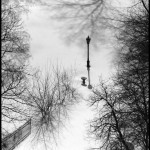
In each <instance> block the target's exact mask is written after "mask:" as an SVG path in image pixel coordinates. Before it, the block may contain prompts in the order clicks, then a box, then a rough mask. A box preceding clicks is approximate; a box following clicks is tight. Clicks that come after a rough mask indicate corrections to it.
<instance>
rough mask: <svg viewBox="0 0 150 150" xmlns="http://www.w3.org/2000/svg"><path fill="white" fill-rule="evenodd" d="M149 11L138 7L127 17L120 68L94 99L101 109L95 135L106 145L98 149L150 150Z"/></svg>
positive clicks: (121, 39) (92, 99) (91, 100)
mask: <svg viewBox="0 0 150 150" xmlns="http://www.w3.org/2000/svg"><path fill="white" fill-rule="evenodd" d="M143 3H144V2H143V1H142V3H141V4H142V5H143ZM144 4H146V3H144ZM146 8H148V7H147V5H143V7H141V5H140V6H139V5H136V7H134V8H132V9H131V10H130V12H129V15H128V16H126V18H125V20H124V23H123V30H121V31H120V34H119V35H118V40H119V42H120V43H121V48H120V51H119V55H118V57H119V60H118V61H117V64H118V66H119V69H118V70H117V73H116V75H115V77H114V78H113V81H111V82H112V84H110V83H109V84H106V83H104V82H103V81H102V82H100V86H99V88H97V89H96V90H94V91H93V96H92V97H91V98H90V102H91V104H92V105H96V106H97V110H98V115H97V117H95V119H93V121H92V122H91V129H92V130H91V133H93V134H94V135H95V137H96V139H97V140H102V143H103V144H102V146H101V147H100V148H97V149H114V150H115V149H123V150H124V149H125V150H129V149H140V150H143V149H144V150H148V149H149V94H148V93H149V86H148V84H149V76H148V73H149V62H148V57H149V52H148V47H149V37H148V22H149V11H148V9H146ZM133 11H134V13H133ZM102 102H103V103H102ZM100 105H102V109H101V108H100Z"/></svg>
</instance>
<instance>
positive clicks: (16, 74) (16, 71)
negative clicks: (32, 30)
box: [1, 1, 29, 135]
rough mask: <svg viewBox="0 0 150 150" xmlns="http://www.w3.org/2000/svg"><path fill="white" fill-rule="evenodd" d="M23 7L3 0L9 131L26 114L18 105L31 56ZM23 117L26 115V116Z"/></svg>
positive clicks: (5, 103) (5, 102) (4, 105)
mask: <svg viewBox="0 0 150 150" xmlns="http://www.w3.org/2000/svg"><path fill="white" fill-rule="evenodd" d="M21 12H24V9H23V8H22V7H21V6H19V5H11V6H10V4H9V2H6V1H2V16H1V21H2V29H1V31H2V33H1V41H2V47H1V48H2V49H1V54H2V55H1V62H2V71H1V73H2V77H1V88H2V92H1V97H2V128H3V130H2V133H3V134H4V135H6V134H8V132H9V131H8V128H6V127H7V126H8V124H9V125H12V124H13V123H14V125H16V123H15V122H16V121H17V122H20V121H23V120H24V119H25V118H26V117H27V114H26V113H25V112H23V109H22V108H21V107H19V106H21V105H22V104H23V101H22V100H21V99H20V97H21V95H22V94H23V93H24V91H25V89H26V84H27V80H26V71H25V70H26V67H27V60H28V58H29V35H28V34H27V33H26V32H25V31H24V30H23V26H22V23H21V19H20V13H21ZM23 116H24V117H23Z"/></svg>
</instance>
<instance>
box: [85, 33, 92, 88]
mask: <svg viewBox="0 0 150 150" xmlns="http://www.w3.org/2000/svg"><path fill="white" fill-rule="evenodd" d="M90 40H91V39H90V37H89V36H88V37H87V38H86V42H87V70H88V79H89V85H88V88H89V89H92V86H91V84H90V60H89V44H90Z"/></svg>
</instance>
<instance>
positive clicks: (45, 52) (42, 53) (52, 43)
mask: <svg viewBox="0 0 150 150" xmlns="http://www.w3.org/2000/svg"><path fill="white" fill-rule="evenodd" d="M24 20H25V22H24V23H25V30H26V31H27V32H28V33H29V34H30V36H31V48H30V52H31V55H32V58H31V61H30V63H31V64H32V66H34V67H39V68H41V69H43V68H45V66H46V65H47V64H48V63H51V62H52V63H53V64H57V63H58V64H61V65H62V66H63V67H64V68H71V67H72V68H76V69H77V72H78V74H77V76H76V80H77V83H79V86H78V87H79V89H80V91H81V92H82V93H83V94H84V95H85V96H86V95H87V94H88V93H90V91H89V90H88V89H87V88H86V87H82V86H81V85H80V84H81V77H82V76H86V77H87V69H86V61H87V60H86V59H87V56H86V55H85V54H86V51H87V49H86V46H85V47H83V48H82V47H80V48H79V47H77V46H67V45H65V44H64V43H63V40H61V39H60V38H59V37H60V36H59V33H58V32H56V30H55V28H54V24H53V21H52V20H50V18H49V16H48V12H46V10H44V9H41V8H40V7H37V6H33V7H31V11H30V13H29V14H28V16H27V17H25V18H24ZM87 36H88V35H87ZM85 39H86V37H85ZM91 44H92V39H91ZM85 45H86V40H85ZM112 52H113V48H112V47H111V45H109V44H108V45H100V46H99V47H98V49H97V50H92V49H90V64H91V71H90V72H91V83H92V84H96V83H98V78H99V76H100V75H103V77H106V78H107V77H108V76H109V75H110V73H111V71H112V65H111V60H112ZM92 115H93V114H92V111H91V109H90V108H89V107H88V106H87V103H86V102H84V101H81V102H80V103H79V104H78V105H77V106H76V107H75V108H74V109H73V110H72V113H71V115H70V120H69V121H68V123H67V124H66V129H64V130H63V132H62V133H61V134H60V140H59V144H58V146H57V147H56V148H54V147H53V150H86V149H87V148H89V146H90V144H92V142H91V141H88V140H86V138H85V137H86V130H87V128H86V124H87V121H88V119H90V118H92ZM49 146H51V143H50V145H49ZM27 149H28V150H32V149H36V150H40V149H41V150H44V147H42V146H41V147H40V146H35V148H33V147H32V146H31V143H30V137H28V138H27V139H26V140H25V141H24V142H22V143H21V144H20V145H19V146H18V148H16V150H27Z"/></svg>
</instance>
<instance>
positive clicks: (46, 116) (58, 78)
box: [26, 68, 79, 144]
mask: <svg viewBox="0 0 150 150" xmlns="http://www.w3.org/2000/svg"><path fill="white" fill-rule="evenodd" d="M72 75H73V74H70V73H69V72H67V71H65V70H62V69H60V68H56V69H55V68H53V69H52V70H51V71H48V72H47V73H46V74H45V75H42V73H38V74H37V75H36V76H35V77H34V78H33V80H32V83H31V86H30V87H31V88H29V89H28V93H29V94H28V97H27V100H26V102H27V105H28V104H29V106H30V107H31V109H30V110H31V111H30V113H31V117H32V126H33V132H34V133H35V135H34V137H35V138H34V139H35V140H36V141H38V142H40V141H44V142H45V144H46V141H47V140H49V141H50V140H51V139H52V140H54V139H55V135H56V133H58V131H59V128H60V127H62V126H63V123H64V121H65V119H66V118H67V117H68V111H69V109H71V107H72V106H73V105H74V104H75V103H77V102H78V98H79V94H78V92H77V90H76V88H75V87H74V86H73V79H72V78H73V76H72Z"/></svg>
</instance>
